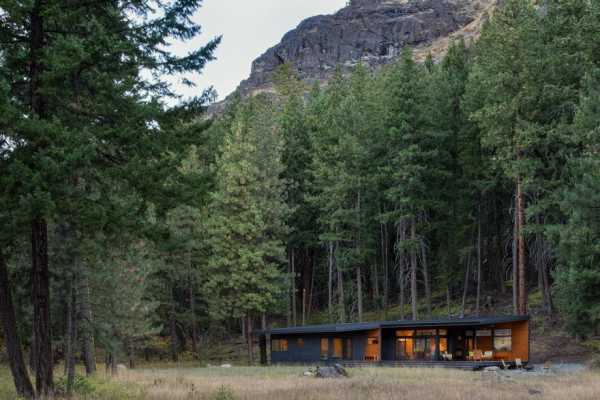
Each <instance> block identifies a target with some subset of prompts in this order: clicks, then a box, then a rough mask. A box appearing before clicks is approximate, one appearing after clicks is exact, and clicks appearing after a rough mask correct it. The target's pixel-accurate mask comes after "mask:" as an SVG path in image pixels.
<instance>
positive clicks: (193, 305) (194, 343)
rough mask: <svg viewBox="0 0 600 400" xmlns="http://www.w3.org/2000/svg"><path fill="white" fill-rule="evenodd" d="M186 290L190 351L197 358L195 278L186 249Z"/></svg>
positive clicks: (190, 255) (189, 255)
mask: <svg viewBox="0 0 600 400" xmlns="http://www.w3.org/2000/svg"><path fill="white" fill-rule="evenodd" d="M187 265H188V281H189V286H188V292H189V296H190V324H191V328H192V329H191V331H192V353H193V354H194V358H196V359H199V354H198V323H197V321H196V296H195V294H194V285H195V282H196V280H195V279H194V273H193V269H192V252H191V250H188V260H187Z"/></svg>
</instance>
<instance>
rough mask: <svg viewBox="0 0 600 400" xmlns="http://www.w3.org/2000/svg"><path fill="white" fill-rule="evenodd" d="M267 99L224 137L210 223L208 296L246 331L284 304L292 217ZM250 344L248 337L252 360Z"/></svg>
mask: <svg viewBox="0 0 600 400" xmlns="http://www.w3.org/2000/svg"><path fill="white" fill-rule="evenodd" d="M263 101H265V100H264V99H261V98H259V99H252V100H249V101H248V103H247V104H245V105H243V106H242V107H241V108H240V110H239V111H238V114H237V116H236V120H235V122H234V124H233V126H232V132H230V133H229V134H228V136H227V137H226V138H225V139H224V144H223V148H222V155H221V157H220V158H219V159H218V160H217V164H216V168H217V175H216V176H217V180H216V181H217V186H216V188H215V192H214V193H213V195H212V198H211V204H210V206H209V213H210V218H209V220H208V222H207V230H208V235H209V239H208V245H209V248H210V258H209V261H208V267H207V272H206V283H205V285H204V288H203V290H204V296H205V300H206V302H207V303H208V306H209V310H210V313H211V315H212V316H213V318H215V319H217V320H219V319H226V318H246V319H247V321H248V323H249V324H248V325H250V321H251V320H252V318H253V317H255V316H257V315H260V314H263V313H266V312H270V311H273V310H274V309H275V307H276V306H277V305H279V304H280V302H281V299H282V297H281V295H282V289H283V288H284V287H285V286H284V283H285V280H284V274H283V273H282V271H281V265H283V264H284V259H285V247H284V241H285V236H286V234H287V229H286V226H285V224H284V221H285V219H286V218H287V212H288V211H287V207H286V205H285V201H284V200H285V199H284V197H283V196H284V192H283V182H282V181H281V179H280V174H281V173H282V170H283V165H282V163H281V150H282V148H281V137H280V133H279V131H278V129H277V126H276V125H275V124H274V123H273V122H274V121H273V118H272V112H270V111H269V107H270V106H269V104H266V105H265V104H264V103H262V102H263ZM249 330H251V327H250V326H249ZM251 343H252V340H251V338H250V335H249V339H248V344H249V354H250V357H251V354H252V351H251Z"/></svg>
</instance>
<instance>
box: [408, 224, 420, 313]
mask: <svg viewBox="0 0 600 400" xmlns="http://www.w3.org/2000/svg"><path fill="white" fill-rule="evenodd" d="M410 239H411V249H410V302H411V306H412V319H413V321H416V320H417V319H418V318H419V316H418V314H417V301H418V294H417V223H416V221H415V220H414V219H413V220H412V222H411V226H410Z"/></svg>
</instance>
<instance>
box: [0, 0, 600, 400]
mask: <svg viewBox="0 0 600 400" xmlns="http://www.w3.org/2000/svg"><path fill="white" fill-rule="evenodd" d="M201 3H202V2H201V1H200V0H173V1H168V2H163V1H153V0H130V1H85V0H69V1H57V0H34V1H21V0H18V1H14V0H0V225H1V226H2V229H1V230H0V317H1V321H2V326H3V330H2V344H3V346H4V347H5V349H6V353H7V362H8V364H9V365H10V369H11V372H12V376H13V379H14V384H15V386H16V390H17V392H18V393H19V394H20V395H22V396H23V397H25V398H37V396H50V395H51V394H52V393H53V391H54V387H55V377H54V370H55V365H56V364H57V363H59V362H64V368H65V371H66V375H67V384H66V385H67V391H69V390H72V386H73V384H74V380H75V375H76V372H75V369H76V364H77V363H79V362H81V363H82V364H83V365H84V366H85V370H86V373H87V374H90V375H91V374H94V372H95V370H96V365H97V363H98V362H100V356H102V357H103V358H104V359H103V361H105V363H106V368H107V369H108V370H112V371H113V372H115V373H116V370H117V364H118V363H122V362H128V363H129V365H131V366H134V365H135V362H136V360H138V359H141V358H143V357H146V358H147V357H153V356H154V355H155V354H154V353H153V351H155V350H153V347H152V346H151V345H152V343H154V342H156V341H157V340H158V341H160V340H163V339H164V341H165V342H166V343H168V358H169V359H171V360H173V361H177V360H178V359H179V357H181V355H182V354H183V353H184V352H186V351H189V352H191V354H192V355H193V356H194V357H195V358H197V359H201V354H202V346H203V344H204V343H206V342H207V341H208V340H209V339H211V340H217V341H226V340H228V339H231V338H232V337H239V336H240V335H245V337H246V338H247V339H246V340H247V341H248V351H249V354H248V357H249V359H250V361H251V362H252V359H253V355H254V352H253V340H252V332H253V331H256V330H258V329H264V328H267V327H269V326H293V325H301V324H308V323H315V322H358V321H365V320H366V319H367V318H368V317H367V315H374V314H373V313H376V314H375V315H378V316H380V317H381V318H397V319H415V320H416V319H428V318H432V317H435V316H449V317H456V318H459V317H463V316H466V315H480V314H481V315H483V314H486V313H488V312H490V310H493V309H494V305H495V304H499V303H506V304H511V307H510V310H509V312H510V313H512V314H527V313H528V312H529V309H528V296H529V294H530V293H532V292H534V291H535V292H536V293H538V294H539V295H540V296H541V304H542V309H543V312H544V313H545V314H547V315H548V316H553V318H559V319H560V320H561V321H563V322H564V326H565V328H566V329H567V330H568V332H569V333H570V334H571V335H573V336H574V337H577V338H580V339H586V338H589V337H592V336H594V335H598V334H599V332H600V295H599V294H600V40H599V33H600V2H598V1H593V0H547V1H545V2H538V3H541V4H534V3H536V2H532V1H529V0H506V1H504V2H503V3H504V4H503V5H502V7H500V8H498V9H497V10H496V12H495V13H494V15H493V16H491V17H490V19H489V21H488V22H486V24H485V26H484V28H483V31H482V34H481V37H480V38H479V39H478V40H477V41H475V42H471V41H465V40H461V39H456V40H454V41H453V42H452V43H451V45H450V47H449V50H448V52H447V54H445V55H444V56H443V57H441V58H440V57H437V56H436V57H434V56H433V55H432V56H430V57H429V58H428V59H427V61H426V62H425V63H423V64H421V63H416V62H415V61H413V55H412V52H411V50H410V49H408V48H406V49H405V51H404V53H403V54H402V56H401V57H400V58H399V59H398V61H397V62H395V63H394V64H393V65H390V66H386V67H383V68H382V69H381V70H377V71H370V70H368V69H366V68H364V67H362V66H361V65H360V64H359V65H357V66H356V68H355V69H354V71H353V72H352V73H351V74H349V75H348V74H343V73H342V71H341V69H340V70H338V71H337V72H336V74H335V76H334V77H333V79H332V80H330V81H329V82H328V83H327V84H319V83H315V84H314V85H313V84H307V83H305V82H302V81H300V80H299V79H298V78H297V77H296V75H295V71H294V67H293V66H292V65H288V64H283V65H282V66H281V67H280V69H279V71H278V72H277V74H276V79H275V84H274V91H273V93H262V94H257V95H255V96H249V97H242V96H239V95H237V96H236V95H234V96H232V97H230V98H229V99H228V104H227V107H226V110H225V111H224V112H223V113H222V114H220V115H217V116H212V117H208V116H207V114H206V108H207V106H208V104H210V103H211V102H212V101H213V100H214V99H215V94H214V93H213V91H212V90H211V89H207V90H203V89H202V88H198V93H199V94H198V96H197V97H196V98H193V99H191V100H185V99H182V98H181V97H179V96H178V95H177V94H176V93H175V92H174V91H173V90H172V87H171V85H170V84H169V81H168V79H167V78H168V77H171V76H176V77H177V76H178V77H181V76H186V74H188V73H191V72H195V73H199V72H201V71H202V70H203V68H204V67H205V65H206V64H207V63H208V62H210V61H211V60H212V59H213V57H214V56H213V53H214V51H215V49H216V48H217V46H218V45H219V42H220V38H216V39H213V40H207V41H206V45H205V46H204V47H202V48H200V49H197V50H196V51H194V52H192V53H190V54H187V55H185V56H181V55H176V54H175V53H174V52H173V51H172V50H171V49H170V44H172V43H173V42H174V41H185V40H190V39H191V38H194V37H196V36H197V35H199V34H200V31H201V29H200V26H198V25H197V24H195V23H194V22H193V21H192V19H191V16H192V15H193V14H194V13H195V12H196V11H197V10H198V8H199V7H200V6H201ZM181 79H182V80H183V81H184V82H185V83H186V84H188V85H193V82H192V81H190V80H188V79H186V78H181ZM173 104H176V105H173ZM391 309H394V310H395V311H394V312H388V310H391ZM30 375H31V376H30ZM32 378H34V379H32Z"/></svg>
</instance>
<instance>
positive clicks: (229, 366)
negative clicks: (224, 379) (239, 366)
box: [221, 364, 231, 368]
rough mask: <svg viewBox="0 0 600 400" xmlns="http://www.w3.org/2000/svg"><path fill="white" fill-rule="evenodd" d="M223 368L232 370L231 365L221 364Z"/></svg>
mask: <svg viewBox="0 0 600 400" xmlns="http://www.w3.org/2000/svg"><path fill="white" fill-rule="evenodd" d="M221 368H231V364H221Z"/></svg>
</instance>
